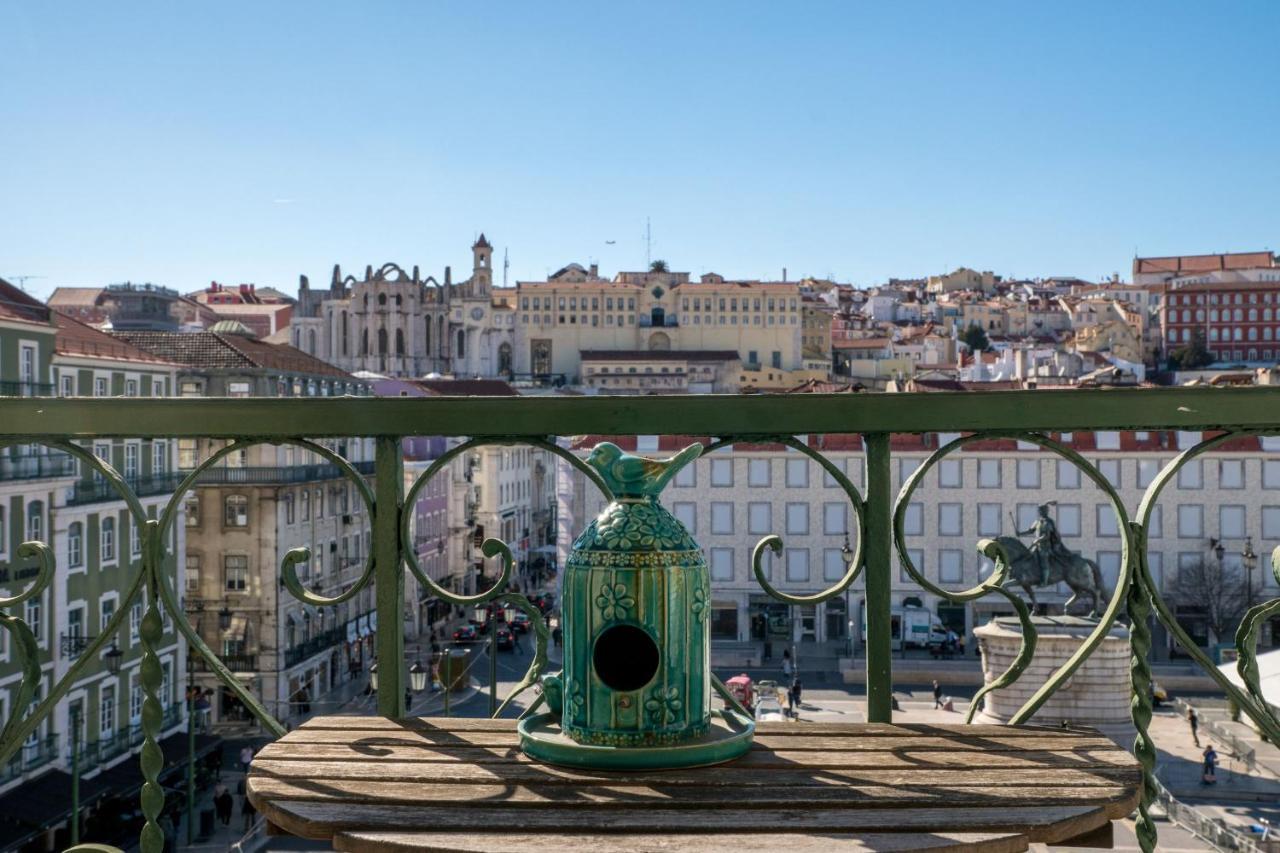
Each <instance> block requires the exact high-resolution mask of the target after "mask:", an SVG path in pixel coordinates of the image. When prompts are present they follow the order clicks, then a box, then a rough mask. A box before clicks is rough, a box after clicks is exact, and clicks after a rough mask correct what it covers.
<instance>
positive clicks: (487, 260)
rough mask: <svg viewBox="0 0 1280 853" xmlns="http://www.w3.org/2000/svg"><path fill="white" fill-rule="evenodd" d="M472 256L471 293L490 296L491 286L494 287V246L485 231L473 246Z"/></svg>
mask: <svg viewBox="0 0 1280 853" xmlns="http://www.w3.org/2000/svg"><path fill="white" fill-rule="evenodd" d="M471 258H472V263H471V295H472V296H488V295H489V288H491V287H493V246H490V245H489V241H488V240H486V239H485V238H484V233H483V232H481V234H480V239H478V240H476V242H475V243H474V244H473V245H472V246H471Z"/></svg>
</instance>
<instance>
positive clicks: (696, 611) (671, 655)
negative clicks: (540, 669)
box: [520, 442, 754, 769]
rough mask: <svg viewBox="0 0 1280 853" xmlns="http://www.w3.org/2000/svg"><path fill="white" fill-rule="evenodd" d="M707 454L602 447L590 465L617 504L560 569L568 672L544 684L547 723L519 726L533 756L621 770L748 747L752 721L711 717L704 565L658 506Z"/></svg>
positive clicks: (539, 719) (713, 758) (696, 447)
mask: <svg viewBox="0 0 1280 853" xmlns="http://www.w3.org/2000/svg"><path fill="white" fill-rule="evenodd" d="M701 453H702V445H700V444H692V445H690V446H688V447H686V448H684V449H683V450H681V451H680V452H679V453H677V454H676V455H674V456H672V457H670V458H669V459H661V460H658V459H647V458H644V457H641V456H635V455H633V454H630V453H626V452H624V451H623V450H622V449H620V448H619V447H618V446H617V445H616V444H613V443H610V442H603V443H601V444H598V445H596V446H595V448H594V449H593V450H592V451H591V453H590V455H588V456H587V458H586V462H587V464H589V465H590V466H591V467H592V468H593V469H595V471H596V472H597V473H598V474H599V476H600V479H601V480H602V481H603V483H604V484H605V485H606V486H607V487H608V488H609V490H610V491H611V492H612V493H613V500H612V501H611V502H610V503H609V504H608V505H607V506H605V508H604V510H603V511H602V512H601V513H600V514H599V515H598V516H597V517H596V518H595V519H594V520H593V521H592V522H591V523H590V524H589V525H588V526H587V529H586V530H584V531H583V532H582V534H581V535H580V536H578V538H577V539H576V540H575V541H574V543H573V550H572V552H571V553H570V555H569V558H568V560H567V561H566V562H565V567H564V576H563V592H562V598H561V630H562V631H563V635H564V669H563V671H562V672H561V673H560V674H558V675H552V676H547V677H545V678H544V679H543V690H544V694H545V697H546V699H547V703H548V706H549V708H550V711H549V713H547V714H542V715H538V716H535V717H531V718H528V719H526V720H522V721H521V724H520V733H521V743H522V746H523V748H524V750H525V752H526V753H528V754H529V755H531V756H533V757H535V758H541V759H543V760H547V761H551V762H555V763H561V764H573V765H576V766H595V767H614V768H619V769H622V768H640V767H675V766H689V765H692V764H711V763H716V762H718V761H725V760H728V759H729V758H733V757H736V756H737V755H740V754H741V753H742V752H744V751H745V750H746V749H747V748H749V747H750V743H751V735H752V732H753V730H754V726H753V725H752V723H751V721H749V720H747V719H745V718H742V717H740V715H736V714H732V713H731V712H725V713H724V714H719V715H713V714H712V713H711V698H712V696H711V694H712V685H711V673H710V656H711V641H710V628H709V624H708V623H709V619H710V610H711V588H710V583H709V578H708V571H707V563H706V560H705V559H704V558H703V555H702V551H701V549H700V548H699V547H698V544H697V542H695V541H694V540H693V537H692V536H690V535H689V531H688V530H686V529H685V527H684V525H682V524H681V523H680V522H679V521H678V520H677V519H676V518H675V517H674V516H673V515H671V513H669V512H667V510H666V509H665V508H664V507H663V506H662V504H660V503H659V502H658V495H659V493H660V492H661V491H662V489H663V487H664V486H666V485H667V483H669V482H670V481H671V479H672V478H674V477H675V475H676V474H677V473H678V472H679V471H680V469H681V468H683V467H684V466H685V465H688V464H689V463H690V462H692V461H693V460H695V459H697V458H698V456H699V455H701Z"/></svg>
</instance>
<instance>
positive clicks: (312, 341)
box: [307, 329, 316, 355]
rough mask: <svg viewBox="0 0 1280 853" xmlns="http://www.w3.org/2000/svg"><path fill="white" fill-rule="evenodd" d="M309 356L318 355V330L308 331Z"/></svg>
mask: <svg viewBox="0 0 1280 853" xmlns="http://www.w3.org/2000/svg"><path fill="white" fill-rule="evenodd" d="M307 354H308V355H315V354H316V330H315V329H308V330H307Z"/></svg>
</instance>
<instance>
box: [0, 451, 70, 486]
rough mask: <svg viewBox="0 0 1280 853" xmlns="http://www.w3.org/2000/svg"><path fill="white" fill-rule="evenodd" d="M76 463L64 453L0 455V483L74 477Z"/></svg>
mask: <svg viewBox="0 0 1280 853" xmlns="http://www.w3.org/2000/svg"><path fill="white" fill-rule="evenodd" d="M75 473H76V462H75V460H74V459H72V458H71V457H70V456H67V455H66V454H64V453H23V454H18V455H16V456H11V455H7V454H5V455H0V481H3V480H43V479H50V478H55V477H74V476H75Z"/></svg>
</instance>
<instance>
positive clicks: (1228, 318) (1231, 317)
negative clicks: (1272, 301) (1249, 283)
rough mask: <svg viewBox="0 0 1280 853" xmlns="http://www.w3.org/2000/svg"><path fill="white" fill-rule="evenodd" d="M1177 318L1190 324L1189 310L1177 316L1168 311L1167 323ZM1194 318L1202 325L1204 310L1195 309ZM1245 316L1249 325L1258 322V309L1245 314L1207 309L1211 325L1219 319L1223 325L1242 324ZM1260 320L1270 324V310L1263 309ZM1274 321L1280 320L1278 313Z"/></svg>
mask: <svg viewBox="0 0 1280 853" xmlns="http://www.w3.org/2000/svg"><path fill="white" fill-rule="evenodd" d="M1179 316H1181V318H1182V322H1183V323H1190V322H1191V318H1192V316H1193V315H1192V312H1191V309H1190V308H1184V309H1182V314H1181V315H1179V314H1178V312H1177V311H1170V312H1169V322H1170V323H1177V322H1178V318H1179ZM1194 316H1195V321H1196V322H1197V323H1203V322H1204V318H1205V313H1204V309H1203V308H1197V309H1196V310H1195V314H1194ZM1246 316H1247V317H1248V318H1249V322H1250V323H1256V322H1258V318H1259V314H1258V309H1257V308H1250V309H1249V311H1248V312H1247V313H1246V312H1245V310H1244V309H1243V308H1236V309H1235V310H1231V309H1228V308H1224V309H1222V312H1221V313H1219V311H1218V309H1217V308H1210V309H1209V322H1211V323H1217V322H1219V318H1221V322H1223V323H1229V322H1233V321H1234V322H1236V323H1242V322H1244V319H1245V317H1246ZM1261 318H1262V322H1264V323H1269V322H1271V319H1272V314H1271V309H1270V308H1263V309H1262V314H1261ZM1276 319H1280V312H1277V313H1276Z"/></svg>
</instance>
